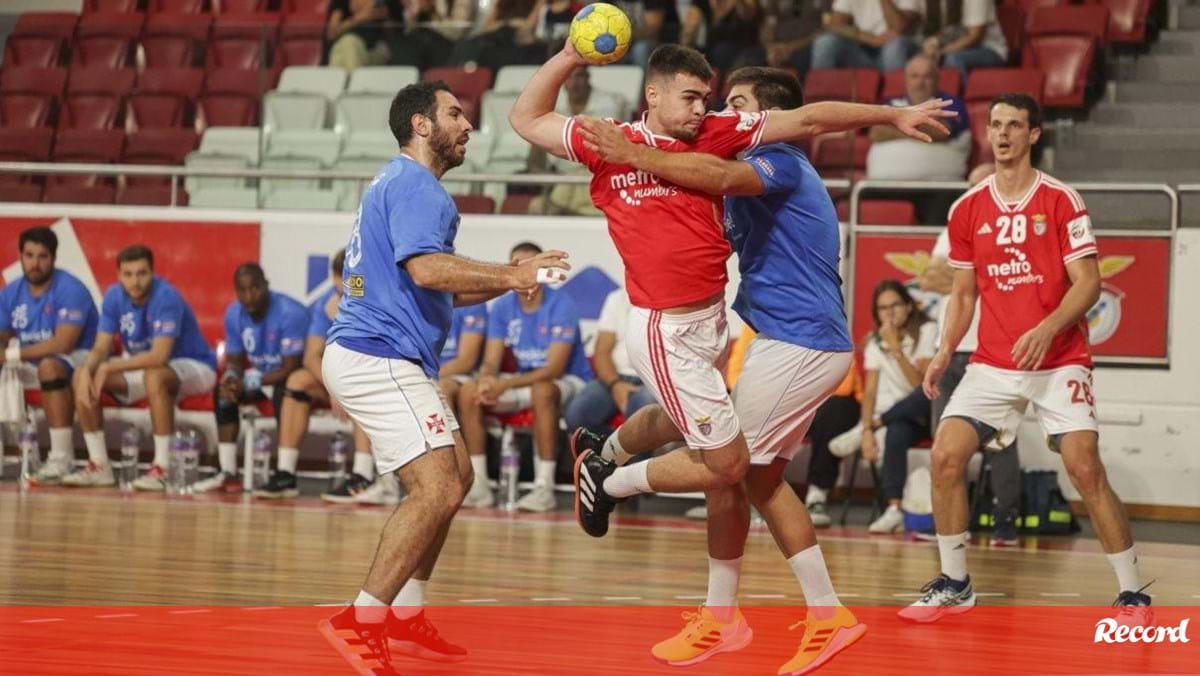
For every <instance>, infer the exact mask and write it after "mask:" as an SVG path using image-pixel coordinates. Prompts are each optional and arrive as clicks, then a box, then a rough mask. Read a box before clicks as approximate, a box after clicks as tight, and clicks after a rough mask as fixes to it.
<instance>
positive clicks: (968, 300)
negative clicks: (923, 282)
mask: <svg viewBox="0 0 1200 676" xmlns="http://www.w3.org/2000/svg"><path fill="white" fill-rule="evenodd" d="M978 297H979V287H978V286H976V284H975V270H974V269H963V268H958V269H955V270H954V286H953V287H952V288H951V289H950V295H948V296H946V299H945V301H944V302H945V303H946V319H945V322H944V323H943V325H942V340H941V342H940V343H939V345H940V347H938V351H937V354H935V355H934V356H933V360H932V361H930V362H929V368H927V369H925V382H924V383H923V384H922V387H923V388H924V390H925V396H927V397H929V398H930V399H931V400H932V399H937V398H938V394H939V393H940V392H941V390H939V389H938V382H939V381H941V379H942V374H944V373H945V372H946V368H947V367H948V366H950V357H951V356H953V355H954V352H955V350H957V349H958V344H959V343H961V342H962V339H963V336H965V335H967V330H968V329H970V328H971V320H972V319H973V318H974V317H975V299H976V298H978Z"/></svg>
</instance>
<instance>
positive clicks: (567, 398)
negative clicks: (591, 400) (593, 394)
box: [488, 373, 586, 413]
mask: <svg viewBox="0 0 1200 676" xmlns="http://www.w3.org/2000/svg"><path fill="white" fill-rule="evenodd" d="M500 377H501V378H511V377H512V375H511V374H504V373H502V374H500ZM554 384H555V385H556V386H557V387H558V394H559V397H560V399H559V402H558V404H559V408H560V409H561V408H565V407H566V405H567V404H569V403H571V400H572V399H574V398H575V395H577V394H579V391H580V390H582V389H583V386H584V385H585V384H586V383H584V382H583V378H580V377H579V376H576V375H572V374H570V373H568V374H566V375H564V376H563V377H561V378H559V379H558V380H555V381H554ZM532 407H533V388H532V387H514V388H511V389H507V390H504V392H503V393H501V395H500V396H499V397H497V398H496V403H495V404H494V405H492V406H489V407H488V410H489V411H491V412H493V413H516V412H517V411H524V410H525V409H527V408H532Z"/></svg>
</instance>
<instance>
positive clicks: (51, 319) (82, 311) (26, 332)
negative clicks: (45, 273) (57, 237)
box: [0, 270, 100, 350]
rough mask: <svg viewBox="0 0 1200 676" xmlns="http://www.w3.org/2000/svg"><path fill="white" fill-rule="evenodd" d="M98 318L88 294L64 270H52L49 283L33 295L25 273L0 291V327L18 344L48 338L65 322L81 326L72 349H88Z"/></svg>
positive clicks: (27, 343)
mask: <svg viewBox="0 0 1200 676" xmlns="http://www.w3.org/2000/svg"><path fill="white" fill-rule="evenodd" d="M99 319H100V315H99V313H98V312H96V302H95V301H93V300H92V294H90V293H88V290H87V287H86V286H84V285H83V282H81V281H79V279H78V278H77V277H75V275H72V274H71V273H69V272H67V271H66V270H55V271H54V275H53V276H52V277H51V278H50V286H49V287H47V288H46V290H45V291H43V292H42V295H40V296H38V297H36V298H34V297H33V294H32V293H30V290H29V281H28V280H26V279H25V277H21V278H20V279H18V280H17V281H15V282H13V283H12V284H9V285H8V286H6V287H4V290H3V291H0V331H12V332H13V334H14V335H15V336H17V338H20V339H21V344H22V345H33V344H35V343H41V342H45V341H47V340H50V338H51V337H52V336H54V331H55V329H57V328H58V327H59V325H62V324H66V325H71V326H81V327H83V332H82V333H80V334H79V342H77V343H75V348H74V349H75V350H90V349H91V347H92V343H95V342H96V324H97V323H98V322H99Z"/></svg>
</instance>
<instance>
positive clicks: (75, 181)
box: [46, 129, 125, 201]
mask: <svg viewBox="0 0 1200 676" xmlns="http://www.w3.org/2000/svg"><path fill="white" fill-rule="evenodd" d="M124 144H125V132H123V131H120V130H116V129H102V130H93V129H67V130H64V131H60V132H59V133H58V136H57V137H56V138H55V140H54V151H53V152H51V153H50V160H51V161H52V162H68V163H77V164H112V163H114V162H116V161H117V158H119V157H120V156H121V148H122V146H123V145H124ZM112 183H113V179H112V177H111V176H99V175H97V174H58V175H53V174H52V175H51V176H50V177H49V178H47V179H46V185H47V187H49V186H52V185H74V186H91V185H99V184H104V185H110V184H112ZM110 201H111V200H110Z"/></svg>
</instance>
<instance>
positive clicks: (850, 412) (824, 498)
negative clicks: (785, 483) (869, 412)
mask: <svg viewBox="0 0 1200 676" xmlns="http://www.w3.org/2000/svg"><path fill="white" fill-rule="evenodd" d="M855 361H857V359H856V360H855ZM862 398H863V385H862V378H861V377H860V376H859V371H858V364H857V363H852V364H851V365H850V370H849V371H847V372H846V377H845V379H844V380H842V384H841V385H838V388H837V390H835V391H834V393H833V394H832V395H831V396H830V397H829V398H828V399H826V400H825V403H823V404H821V406H820V408H818V409H817V413H816V415H815V416H813V421H812V426H811V427H810V428H809V429H808V441H809V444H810V445H811V447H812V455H810V456H809V458H808V493H807V494H806V495H805V497H804V505H805V506H806V507H807V508H808V515H809V517H810V518H812V522H813V526H814V527H816V528H828V527H829V525H830V523H831V520H830V518H829V511H828V509H827V508H826V506H825V505H826V503H827V502H828V500H829V494H830V493H831V492H833V487H834V485H835V484H836V483H837V479H838V470H839V462H840V461H841V458H838V457H835V456H834V455H833V453H831V452H830V450H829V442H830V441H832V440H833V439H835V438H836V437H838V436H839V435H841V434H844V433H845V432H847V431H849V430H851V429H853V428H854V426H855V425H857V424H858V421H859V418H860V416H861V415H862Z"/></svg>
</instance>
